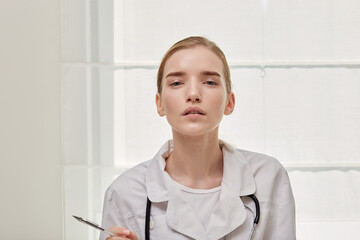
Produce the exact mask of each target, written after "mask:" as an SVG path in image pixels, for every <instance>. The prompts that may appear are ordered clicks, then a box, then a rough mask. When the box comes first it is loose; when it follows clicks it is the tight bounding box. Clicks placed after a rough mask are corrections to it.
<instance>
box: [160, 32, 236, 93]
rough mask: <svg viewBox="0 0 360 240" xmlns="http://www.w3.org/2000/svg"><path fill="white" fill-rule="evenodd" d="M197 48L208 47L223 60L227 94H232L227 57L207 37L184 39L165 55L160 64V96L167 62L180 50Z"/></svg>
mask: <svg viewBox="0 0 360 240" xmlns="http://www.w3.org/2000/svg"><path fill="white" fill-rule="evenodd" d="M197 46H204V47H206V48H207V49H209V50H211V51H212V52H214V53H215V54H216V55H217V56H218V57H219V58H220V59H221V61H222V63H223V67H224V70H223V71H224V77H225V83H226V92H227V94H230V93H231V79H230V68H229V65H228V63H227V61H226V57H225V54H224V53H223V51H221V49H220V48H219V47H218V46H217V45H216V44H215V43H214V42H212V41H210V40H209V39H207V38H205V37H200V36H192V37H188V38H184V39H182V40H180V41H178V42H177V43H175V44H174V45H173V46H172V47H171V48H170V49H169V50H168V51H167V52H166V53H165V55H164V57H163V59H162V61H161V63H160V67H159V70H158V74H157V89H158V93H159V94H161V90H162V78H163V74H164V68H165V64H166V62H167V60H168V59H169V58H170V57H171V56H172V55H173V54H174V53H176V52H177V51H179V50H182V49H188V48H193V47H197Z"/></svg>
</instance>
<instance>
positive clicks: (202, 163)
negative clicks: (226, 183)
mask: <svg viewBox="0 0 360 240" xmlns="http://www.w3.org/2000/svg"><path fill="white" fill-rule="evenodd" d="M209 135H210V136H209ZM173 144H174V151H173V152H172V153H171V154H170V156H169V157H168V159H167V160H166V166H165V171H167V172H168V174H169V175H170V176H171V178H172V179H174V180H175V181H176V182H178V183H180V184H182V185H184V186H187V187H190V188H197V189H210V188H213V187H217V186H220V185H221V180H222V174H223V157H222V151H221V148H220V145H219V139H218V135H217V131H216V133H215V134H214V133H212V134H211V133H209V134H206V135H204V136H195V137H194V136H184V135H181V134H177V133H173Z"/></svg>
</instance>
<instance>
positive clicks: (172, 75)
mask: <svg viewBox="0 0 360 240" xmlns="http://www.w3.org/2000/svg"><path fill="white" fill-rule="evenodd" d="M184 75H185V72H170V73H168V74H167V75H166V77H165V78H168V77H179V76H184Z"/></svg>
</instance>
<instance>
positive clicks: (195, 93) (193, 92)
mask: <svg viewBox="0 0 360 240" xmlns="http://www.w3.org/2000/svg"><path fill="white" fill-rule="evenodd" d="M186 101H187V102H201V94H200V90H199V86H198V84H197V83H191V84H189V88H188V92H187V97H186Z"/></svg>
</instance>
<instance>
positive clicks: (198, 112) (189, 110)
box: [183, 106, 205, 116]
mask: <svg viewBox="0 0 360 240" xmlns="http://www.w3.org/2000/svg"><path fill="white" fill-rule="evenodd" d="M183 115H184V116H188V115H201V116H202V115H205V112H204V111H203V110H202V109H201V108H199V107H194V106H190V107H188V108H186V109H185V111H184V112H183Z"/></svg>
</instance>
